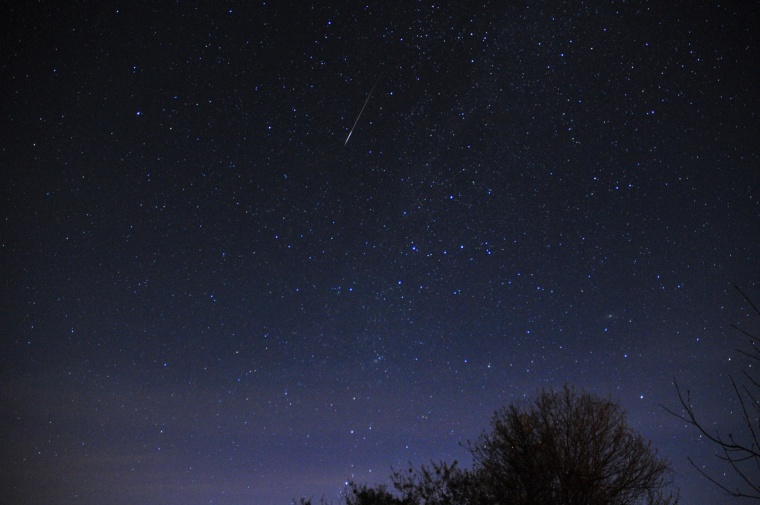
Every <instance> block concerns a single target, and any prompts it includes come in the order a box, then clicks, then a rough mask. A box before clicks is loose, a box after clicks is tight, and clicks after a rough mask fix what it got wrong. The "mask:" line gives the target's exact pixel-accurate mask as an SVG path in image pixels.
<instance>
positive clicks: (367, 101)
mask: <svg viewBox="0 0 760 505" xmlns="http://www.w3.org/2000/svg"><path fill="white" fill-rule="evenodd" d="M381 75H382V74H381ZM378 82H380V76H378V77H377V80H376V81H375V84H374V86H372V89H371V90H370V91H369V95H367V99H366V100H364V105H362V110H360V111H359V115H358V116H356V121H354V125H353V126H352V127H351V131H349V132H348V137H346V141H345V142H343V147H346V144H348V139H350V138H351V134H352V133H354V128H356V124H357V123H358V122H359V118H361V117H362V114H364V109H365V108H366V107H367V103H369V99H370V98H372V93H374V91H375V88H376V87H377V83H378Z"/></svg>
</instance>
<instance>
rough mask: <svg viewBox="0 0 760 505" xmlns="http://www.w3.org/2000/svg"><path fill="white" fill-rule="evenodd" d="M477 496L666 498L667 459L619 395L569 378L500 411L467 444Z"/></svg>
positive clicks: (589, 502) (605, 500)
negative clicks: (614, 397) (607, 395)
mask: <svg viewBox="0 0 760 505" xmlns="http://www.w3.org/2000/svg"><path fill="white" fill-rule="evenodd" d="M470 451H471V452H472V455H473V459H474V465H473V473H474V475H475V476H476V480H477V488H478V489H479V492H480V495H481V500H482V501H481V503H511V504H521V505H522V504H524V505H533V504H545V503H553V504H557V505H575V504H578V505H580V504H583V505H596V504H599V505H602V504H604V505H624V504H639V503H640V504H658V505H659V504H669V503H675V502H677V497H676V496H674V495H672V494H670V493H666V491H665V490H666V488H667V487H668V485H669V484H670V481H669V479H668V475H669V472H670V470H669V463H668V462H667V461H666V460H661V459H658V458H657V451H656V450H655V449H654V448H653V447H652V446H651V443H649V442H644V440H643V439H642V437H641V435H638V434H636V433H635V432H634V431H633V430H632V429H631V428H630V427H629V426H628V425H627V423H626V421H625V414H624V412H623V411H622V409H621V408H620V406H619V405H618V404H617V403H614V402H613V401H611V400H609V399H603V398H599V397H597V396H594V395H591V394H587V393H577V392H576V391H575V390H574V389H572V388H571V387H569V386H565V387H563V389H562V390H561V391H547V390H543V391H542V392H541V393H540V394H539V395H538V397H537V398H536V399H535V400H534V401H533V402H531V403H530V404H528V405H527V406H525V407H520V406H516V405H511V406H509V407H506V408H504V409H502V410H500V411H498V412H497V413H496V414H495V415H494V417H493V420H492V422H491V432H490V433H484V434H483V435H481V436H480V438H479V439H478V440H477V441H476V442H475V443H472V444H470Z"/></svg>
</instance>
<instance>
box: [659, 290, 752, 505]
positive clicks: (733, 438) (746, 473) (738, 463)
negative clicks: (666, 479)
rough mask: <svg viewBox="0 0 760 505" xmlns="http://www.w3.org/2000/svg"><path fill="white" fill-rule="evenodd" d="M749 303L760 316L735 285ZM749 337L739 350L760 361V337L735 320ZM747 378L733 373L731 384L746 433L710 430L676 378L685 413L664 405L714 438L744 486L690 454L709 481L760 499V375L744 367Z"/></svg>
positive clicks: (731, 492) (738, 494)
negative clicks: (729, 482)
mask: <svg viewBox="0 0 760 505" xmlns="http://www.w3.org/2000/svg"><path fill="white" fill-rule="evenodd" d="M734 287H735V288H736V290H737V291H738V292H739V293H740V294H741V295H742V297H743V298H744V300H745V302H747V304H749V306H750V307H751V308H752V310H753V312H754V313H755V314H756V315H758V316H760V309H758V307H757V306H756V305H755V304H754V303H752V300H750V298H749V297H748V296H747V295H746V294H745V293H744V292H743V291H742V290H741V288H739V286H734ZM731 326H732V327H733V328H734V329H735V330H737V331H739V332H740V333H741V334H743V335H744V336H745V337H747V338H748V339H749V351H745V350H741V349H737V352H739V353H740V354H743V355H744V356H747V357H749V358H750V359H752V360H753V361H758V362H760V348H758V345H760V338H758V337H757V336H755V335H753V334H752V333H750V332H748V331H746V330H744V329H743V328H740V327H738V326H736V325H734V324H732V325H731ZM742 375H743V376H744V379H745V381H746V382H744V383H742V384H740V383H738V382H737V381H736V379H735V378H734V377H733V376H731V377H730V380H731V386H732V387H733V390H734V394H735V396H736V398H737V400H738V402H739V405H740V409H739V410H737V411H736V412H737V415H738V416H739V417H740V421H741V424H742V425H743V427H744V430H743V431H744V433H742V434H739V435H735V434H732V433H728V434H725V435H722V434H721V433H720V432H719V431H717V430H716V431H711V430H708V429H707V428H706V426H705V424H704V423H703V422H702V421H700V420H699V419H698V418H697V413H696V411H695V409H694V406H693V404H692V402H691V392H690V391H689V390H688V389H687V390H685V391H684V390H682V389H681V387H680V386H679V385H678V382H677V381H676V380H675V379H674V380H673V382H674V384H675V388H676V393H677V394H678V400H679V402H680V403H681V407H682V408H683V411H682V413H677V412H674V411H673V410H671V409H669V408H667V407H664V406H663V408H664V409H665V410H667V411H668V412H670V413H671V414H673V415H674V416H676V417H678V418H679V419H681V420H682V421H684V422H686V423H687V424H690V425H692V426H694V427H695V428H696V429H697V430H698V431H699V432H700V433H701V434H702V435H703V436H704V437H706V438H707V440H709V441H710V442H712V443H713V444H714V445H715V446H716V447H717V449H718V454H717V457H718V459H720V460H722V461H723V462H724V463H725V464H727V465H728V466H729V467H730V468H731V472H732V473H733V474H734V476H738V477H739V479H740V482H741V483H742V484H743V485H742V487H739V486H736V487H729V486H728V485H727V484H724V483H723V482H720V481H719V480H718V479H716V478H715V477H713V476H711V475H709V474H707V473H706V472H705V471H704V470H702V469H701V468H699V466H697V465H696V464H695V463H694V461H693V460H692V459H691V458H689V463H691V465H692V466H693V467H694V468H696V469H697V471H698V472H699V473H700V474H702V475H703V476H704V477H705V478H706V479H708V480H709V481H710V482H712V483H713V484H715V485H716V486H718V487H719V488H720V489H722V490H723V491H725V492H726V493H727V494H728V495H730V496H733V497H735V498H754V499H756V500H760V377H755V376H753V375H751V374H749V373H747V371H746V370H744V371H742Z"/></svg>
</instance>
